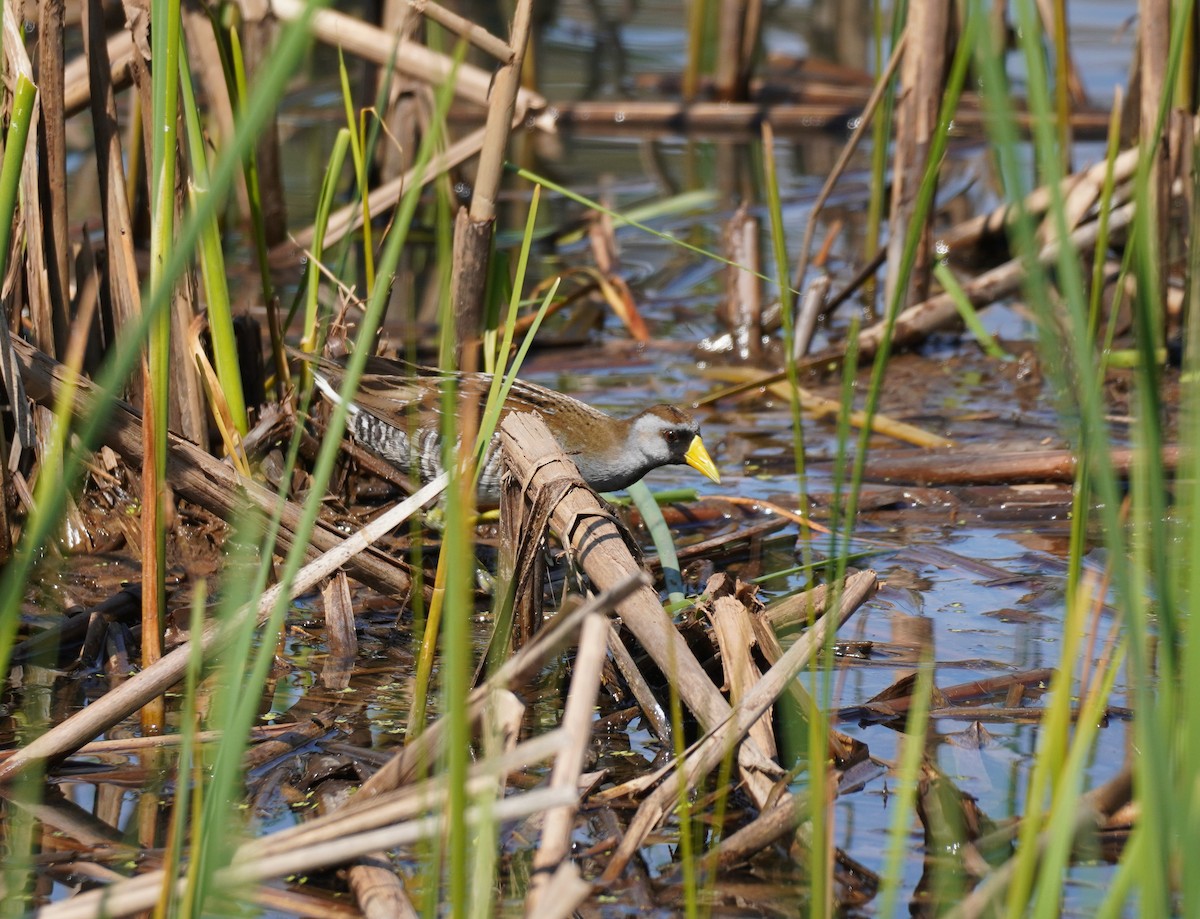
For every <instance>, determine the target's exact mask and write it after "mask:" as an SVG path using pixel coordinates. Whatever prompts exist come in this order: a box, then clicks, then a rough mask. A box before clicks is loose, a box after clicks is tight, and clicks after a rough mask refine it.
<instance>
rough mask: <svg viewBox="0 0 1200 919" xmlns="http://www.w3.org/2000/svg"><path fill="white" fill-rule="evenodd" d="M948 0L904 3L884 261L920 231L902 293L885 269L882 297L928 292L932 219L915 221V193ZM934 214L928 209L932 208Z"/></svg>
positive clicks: (933, 105)
mask: <svg viewBox="0 0 1200 919" xmlns="http://www.w3.org/2000/svg"><path fill="white" fill-rule="evenodd" d="M950 7H951V4H950V3H949V2H947V0H917V2H914V3H912V4H910V5H909V7H908V20H907V22H906V23H905V31H906V33H907V34H908V42H907V46H906V48H905V52H904V59H903V61H901V64H900V89H899V92H898V94H897V102H896V135H895V137H896V139H895V145H894V152H893V165H892V206H891V215H890V217H889V224H890V226H891V232H890V234H889V237H888V246H887V260H888V264H889V265H892V266H894V267H898V266H899V265H900V264H901V263H902V262H903V260H904V245H905V240H906V238H907V237H908V236H909V235H910V234H912V233H919V234H920V242H919V244H918V245H917V256H916V262H915V263H914V265H913V271H912V275H911V281H910V282H909V286H908V289H907V290H906V291H904V292H903V298H902V299H901V300H897V293H896V289H895V286H896V282H897V280H898V279H899V276H900V272H899V271H898V270H894V271H889V272H888V273H887V283H886V290H885V295H884V303H886V304H888V305H889V308H890V304H892V303H896V302H899V303H901V304H902V305H911V304H913V303H916V302H919V301H921V300H924V299H925V298H926V297H927V296H928V293H929V267H930V259H931V257H932V252H931V249H930V245H929V243H930V225H929V224H928V223H926V224H925V226H921V227H918V226H914V225H913V222H912V217H913V214H914V212H915V211H916V206H917V194H918V191H919V189H920V187H921V180H922V177H923V176H924V174H925V170H926V167H927V166H928V163H929V148H930V145H931V144H932V143H933V137H934V133H935V132H936V131H937V126H938V111H939V109H940V106H941V97H942V91H943V89H944V87H945V81H946V72H947V62H946V45H947V42H948V39H949V34H950V28H951V25H950V22H951V17H950ZM931 216H932V213H931Z"/></svg>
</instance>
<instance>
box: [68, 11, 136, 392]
mask: <svg viewBox="0 0 1200 919" xmlns="http://www.w3.org/2000/svg"><path fill="white" fill-rule="evenodd" d="M83 31H84V35H85V36H86V41H87V44H86V49H87V55H88V77H89V81H90V83H89V85H90V87H91V98H92V99H93V100H94V104H93V105H92V126H93V130H94V132H95V135H96V167H97V174H98V176H99V181H100V195H101V211H102V213H103V220H104V240H105V251H106V254H107V259H106V262H105V264H106V269H105V282H106V288H107V290H108V304H107V305H108V307H109V308H110V309H111V310H112V317H111V320H110V321H109V322H108V323H107V325H108V327H109V328H114V329H119V328H123V327H125V326H127V325H129V324H132V323H134V322H136V321H137V317H138V314H139V313H141V311H142V301H141V288H140V282H139V280H138V273H137V264H136V262H135V261H134V257H133V234H132V233H131V232H130V229H131V227H132V226H133V221H132V218H131V216H130V213H129V202H128V199H127V198H126V196H125V166H124V161H123V159H122V157H121V139H120V136H119V135H118V133H117V128H116V126H117V103H116V97H115V96H114V95H113V88H112V83H111V82H110V66H109V61H108V47H107V44H106V42H105V36H104V10H103V8H102V6H101V4H100V0H84V3H83ZM143 390H144V387H143V384H142V380H141V379H140V375H139V374H136V373H135V374H134V375H133V378H132V380H131V381H130V396H131V399H132V401H133V402H134V403H135V404H137V403H140V402H141V400H142V393H143Z"/></svg>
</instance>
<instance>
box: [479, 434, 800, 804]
mask: <svg viewBox="0 0 1200 919" xmlns="http://www.w3.org/2000/svg"><path fill="white" fill-rule="evenodd" d="M500 431H501V438H502V443H503V444H504V451H505V455H506V456H507V458H508V463H509V468H510V469H511V470H512V472H513V474H514V475H516V476H517V477H518V478H519V479H520V480H521V481H522V482H523V483H527V484H526V486H525V487H526V488H527V489H529V493H530V494H531V495H532V494H536V492H537V491H538V490H540V489H544V488H545V489H551V490H554V491H555V492H556V493H558V494H560V495H561V497H560V498H559V500H558V501H557V502H556V504H555V506H554V512H553V514H552V515H551V527H552V528H553V530H554V531H555V532H556V533H557V534H558V536H559V538H560V539H561V540H562V542H563V545H564V546H569V547H570V549H571V551H572V553H573V554H574V555H575V558H576V559H577V560H578V563H579V564H580V565H581V566H582V567H583V570H584V571H585V572H586V573H587V576H588V578H589V579H590V580H591V582H592V583H593V584H594V585H595V586H596V587H597V588H599V589H601V590H604V589H606V588H608V587H611V586H613V585H615V584H618V583H621V582H623V581H624V580H625V579H626V578H628V576H629V574H630V573H632V572H636V571H638V570H639V566H638V563H637V561H636V560H635V559H634V558H633V555H632V554H631V553H630V551H629V548H628V546H626V545H625V541H624V540H623V539H622V538H621V534H620V531H619V530H618V529H617V526H616V524H615V522H614V521H613V519H612V517H611V516H610V515H609V514H608V513H607V512H606V511H604V510H603V508H602V507H601V506H600V503H599V500H598V499H597V498H596V495H595V493H593V492H592V490H591V489H590V488H588V487H587V486H586V485H585V484H584V482H583V480H582V479H581V478H580V477H579V471H578V470H577V469H576V468H575V465H574V463H572V462H571V461H570V459H569V458H568V457H566V456H565V455H564V454H563V453H562V451H561V449H560V448H559V446H558V444H557V442H556V441H555V440H554V438H553V437H552V436H551V435H550V432H549V430H548V429H547V428H546V424H545V422H544V421H543V420H542V419H541V418H540V417H539V416H537V415H533V414H529V413H526V412H514V413H512V414H510V415H508V416H507V417H506V418H505V419H504V421H503V422H502V424H501V426H500ZM617 612H618V613H619V614H620V616H621V618H622V620H623V621H624V623H625V625H626V627H627V628H628V629H629V630H630V631H631V632H632V633H633V634H634V635H635V636H636V637H637V639H638V641H639V642H640V643H641V645H642V647H643V648H644V649H645V650H646V652H647V653H648V654H649V655H650V657H651V659H652V660H653V661H654V663H655V664H656V665H657V666H658V667H659V669H660V670H662V672H663V673H665V674H667V676H668V679H670V680H671V682H672V683H673V684H674V686H675V687H676V689H677V690H678V691H679V696H680V698H681V699H682V700H683V702H684V704H685V705H686V706H687V707H688V708H689V709H690V710H691V711H692V713H693V714H694V715H695V716H696V718H697V720H698V721H699V722H700V724H701V725H702V726H703V727H704V728H705V729H706V730H709V729H712V728H714V727H716V726H717V725H719V724H721V723H723V722H724V721H725V720H726V719H727V718H728V716H729V712H730V706H729V703H728V702H727V701H726V700H725V698H724V697H723V696H722V695H721V693H720V691H719V690H718V689H717V687H716V686H714V685H713V683H712V681H711V680H710V679H709V678H708V675H707V674H706V673H705V671H704V668H703V667H702V666H701V665H700V662H699V661H697V660H696V657H695V655H694V654H692V651H691V649H690V648H689V647H688V645H687V643H686V642H685V641H684V639H683V637H682V636H681V635H680V634H679V632H678V631H677V630H676V629H675V625H674V623H672V622H671V619H670V617H669V616H667V614H666V613H665V612H664V611H663V608H662V604H661V603H660V602H659V599H658V594H657V593H656V592H655V591H654V590H652V589H651V588H649V587H643V588H642V589H640V590H638V591H636V592H634V593H633V594H632V595H630V596H629V597H628V598H627V599H626V600H625V601H624V602H622V603H621V604H620V605H619V606H618V607H617ZM738 766H739V770H740V774H741V777H742V779H743V781H744V782H745V784H746V788H747V791H748V793H749V794H750V796H751V798H752V799H753V800H754V801H756V802H757V803H759V804H760V806H761V805H762V804H763V803H765V802H766V800H767V797H768V795H769V794H770V792H771V779H770V778H769V777H770V776H772V775H776V774H778V773H779V768H778V766H777V765H775V763H773V762H772V761H771V760H770V759H769V758H767V757H766V756H765V755H764V754H763V752H762V751H761V750H760V749H758V747H757V745H755V744H754V743H753V742H750V743H748V744H744V745H742V746H741V747H739V749H738Z"/></svg>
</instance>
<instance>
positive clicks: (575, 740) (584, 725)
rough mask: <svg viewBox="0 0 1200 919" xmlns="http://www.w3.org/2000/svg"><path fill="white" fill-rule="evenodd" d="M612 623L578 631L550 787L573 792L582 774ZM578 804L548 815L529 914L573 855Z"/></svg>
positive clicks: (597, 619) (591, 623)
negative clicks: (564, 736)
mask: <svg viewBox="0 0 1200 919" xmlns="http://www.w3.org/2000/svg"><path fill="white" fill-rule="evenodd" d="M607 635H608V619H607V617H606V616H604V615H603V614H602V613H599V612H596V613H592V614H590V615H589V616H588V617H587V618H586V619H585V620H584V622H583V627H582V629H580V633H579V647H578V650H577V651H576V653H575V666H574V671H573V673H572V675H571V689H570V691H569V692H568V694H567V703H566V705H565V706H564V708H563V715H562V721H561V725H562V729H563V730H564V731H565V732H566V734H567V741H566V743H565V744H564V747H563V750H562V751H561V752H560V753H559V754H558V756H556V757H555V758H554V769H553V771H552V772H551V773H550V787H551V788H558V789H563V790H567V789H570V790H571V791H574V790H575V789H576V788H577V787H578V785H579V778H580V776H581V775H582V773H583V767H584V764H585V761H586V757H587V752H588V748H589V746H590V745H591V739H592V712H593V711H594V710H595V707H596V697H597V695H598V694H599V692H600V679H601V676H602V675H603V671H604V659H605V656H606V652H607V641H606V640H605V639H606V636H607ZM578 810H579V803H578V801H572V802H571V803H570V804H566V805H563V806H562V807H556V808H554V809H553V810H550V811H548V812H547V813H546V817H545V821H544V822H543V824H542V839H541V843H540V844H539V846H538V850H537V854H536V855H534V857H533V878H532V880H531V882H530V884H529V889H528V890H527V891H526V894H525V914H526V915H537V914H539V913H538V907H539V903H541V902H548V901H545V900H544V897H545V894H546V892H547V888H548V886H549V882H550V879H551V873H550V872H551V871H552V870H553V869H554V868H555V867H556V866H557V865H558V864H559V863H560V862H561V861H563V859H565V858H566V857H567V856H568V855H569V853H570V851H571V830H572V828H573V827H574V824H575V814H576V813H577V812H578Z"/></svg>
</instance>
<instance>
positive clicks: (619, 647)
mask: <svg viewBox="0 0 1200 919" xmlns="http://www.w3.org/2000/svg"><path fill="white" fill-rule="evenodd" d="M608 650H609V651H610V652H611V654H612V658H613V663H614V664H616V666H617V670H618V671H619V672H620V674H621V676H622V677H624V679H625V682H626V683H627V684H628V685H629V691H630V692H631V693H633V698H634V699H635V700H637V704H638V707H639V708H640V709H641V710H642V715H643V717H644V718H645V719H646V723H647V724H648V725H649V726H650V730H652V731H653V732H654V733H655V734H656V735H657V737H658V739H659V740H660V741H662V743H663V746H665V747H666V748H667V749H670V748H671V739H672V738H673V737H674V731H673V730H672V728H671V720H670V719H669V718H668V717H667V713H666V711H665V710H664V709H663V707H662V704H661V703H660V702H659V701H658V699H657V698H656V697H655V695H654V690H653V689H651V688H650V684H649V683H647V682H646V678H645V677H644V676H642V671H640V670H639V669H638V666H637V663H636V662H635V661H634V659H633V655H632V654H630V653H629V649H628V648H626V647H625V642H623V641H621V633H620V632H619V631H618V630H617V627H616V626H614V625H610V626H609V627H608Z"/></svg>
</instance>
